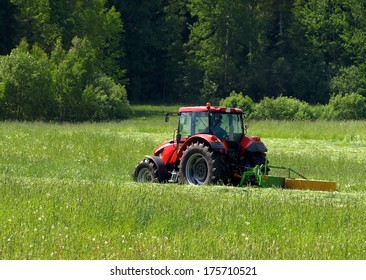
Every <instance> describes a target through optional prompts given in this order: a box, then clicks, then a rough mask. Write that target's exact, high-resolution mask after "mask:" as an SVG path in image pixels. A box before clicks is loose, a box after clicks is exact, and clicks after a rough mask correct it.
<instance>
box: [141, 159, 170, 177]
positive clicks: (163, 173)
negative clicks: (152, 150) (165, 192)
mask: <svg viewBox="0 0 366 280" xmlns="http://www.w3.org/2000/svg"><path fill="white" fill-rule="evenodd" d="M146 158H147V159H149V160H151V161H152V162H153V163H154V164H155V166H156V168H157V171H158V174H157V175H158V180H159V182H164V181H165V179H166V177H167V173H168V171H167V169H166V165H165V163H164V161H163V160H162V159H161V158H160V157H158V156H146Z"/></svg>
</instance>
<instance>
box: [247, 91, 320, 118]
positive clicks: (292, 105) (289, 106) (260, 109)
mask: <svg viewBox="0 0 366 280" xmlns="http://www.w3.org/2000/svg"><path fill="white" fill-rule="evenodd" d="M252 117H253V118H255V119H261V120H263V119H274V120H313V119H315V118H317V111H316V110H314V109H313V108H312V107H311V106H310V105H309V104H308V103H306V102H303V101H300V100H298V99H296V98H292V97H285V96H280V97H277V98H268V97H265V98H263V99H262V100H261V101H260V102H259V103H258V104H256V106H255V110H254V112H253V114H252Z"/></svg>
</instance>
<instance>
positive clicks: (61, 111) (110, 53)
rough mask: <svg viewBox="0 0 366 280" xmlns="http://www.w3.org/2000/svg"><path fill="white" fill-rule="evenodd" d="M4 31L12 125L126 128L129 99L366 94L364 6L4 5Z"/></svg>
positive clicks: (296, 0)
mask: <svg viewBox="0 0 366 280" xmlns="http://www.w3.org/2000/svg"><path fill="white" fill-rule="evenodd" d="M0 23H1V24H0V115H1V116H2V118H14V119H59V120H66V121H74V120H90V119H92V120H104V119H121V118H126V117H128V115H129V114H130V112H131V111H130V107H129V101H131V102H134V103H141V102H144V103H186V102H190V103H200V102H205V101H207V100H208V99H209V100H211V101H212V102H215V101H216V102H218V101H219V100H221V99H225V98H226V97H228V96H230V93H232V92H234V91H235V92H242V93H244V94H245V95H247V96H249V97H250V98H252V99H253V100H254V101H255V102H259V101H260V100H262V99H264V98H265V97H266V98H275V97H279V96H285V97H294V98H296V99H299V100H302V101H305V102H308V103H310V104H325V103H327V102H329V100H330V98H331V97H334V96H336V95H347V94H358V95H361V96H366V64H365V62H364V57H365V53H366V35H365V32H364V30H366V3H365V2H364V1H363V0H261V1H258V0H231V1H227V0H180V1H179V0H151V1H142V0H123V1H121V0H120V1H118V0H89V1H83V0H75V1H70V0H58V1H50V0H39V1H26V0H0ZM192 100H193V101H192Z"/></svg>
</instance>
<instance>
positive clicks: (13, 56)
mask: <svg viewBox="0 0 366 280" xmlns="http://www.w3.org/2000/svg"><path fill="white" fill-rule="evenodd" d="M0 83H1V86H0V105H1V107H2V109H1V110H2V111H3V113H2V114H3V117H4V116H5V117H7V118H11V119H18V120H34V119H46V118H49V116H50V114H51V112H52V111H53V109H54V107H53V105H54V98H53V95H52V91H51V68H50V64H49V61H48V57H47V55H46V54H45V53H44V52H43V51H42V50H41V49H40V48H39V47H37V46H33V48H32V50H31V51H29V45H28V44H27V42H26V41H22V42H21V43H20V44H19V46H18V47H17V48H15V49H14V50H13V51H12V52H11V53H10V54H9V55H7V56H3V57H1V58H0Z"/></svg>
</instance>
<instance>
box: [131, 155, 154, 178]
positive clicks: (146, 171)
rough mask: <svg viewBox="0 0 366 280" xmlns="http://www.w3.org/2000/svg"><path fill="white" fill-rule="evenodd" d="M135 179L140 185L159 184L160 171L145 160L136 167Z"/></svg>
mask: <svg viewBox="0 0 366 280" xmlns="http://www.w3.org/2000/svg"><path fill="white" fill-rule="evenodd" d="M133 179H134V180H135V181H136V182H140V183H146V182H153V183H154V182H158V181H159V180H158V170H157V168H156V166H155V165H154V164H153V163H152V162H151V161H149V160H148V159H144V160H143V161H141V162H140V163H139V164H138V165H137V166H136V168H135V171H134V173H133Z"/></svg>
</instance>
